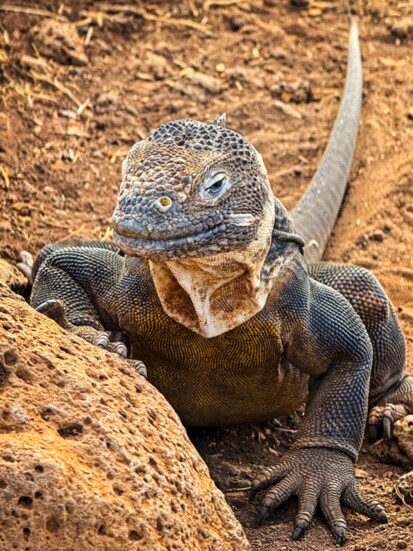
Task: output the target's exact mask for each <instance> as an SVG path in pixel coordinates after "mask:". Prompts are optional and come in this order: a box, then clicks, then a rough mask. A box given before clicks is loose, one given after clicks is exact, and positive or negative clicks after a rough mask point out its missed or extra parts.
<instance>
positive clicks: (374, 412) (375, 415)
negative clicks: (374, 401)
mask: <svg viewBox="0 0 413 551" xmlns="http://www.w3.org/2000/svg"><path fill="white" fill-rule="evenodd" d="M407 414H408V410H407V408H406V407H405V406H404V405H403V404H386V405H384V406H375V407H373V408H372V409H371V411H370V413H369V418H368V432H369V438H370V440H371V441H372V442H375V441H376V440H378V439H379V438H380V437H381V436H382V435H384V436H385V437H386V438H391V436H392V434H393V428H394V423H395V422H396V421H397V420H398V419H401V418H402V417H405V416H406V415H407Z"/></svg>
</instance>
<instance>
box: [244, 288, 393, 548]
mask: <svg viewBox="0 0 413 551" xmlns="http://www.w3.org/2000/svg"><path fill="white" fill-rule="evenodd" d="M291 295H292V296H293V297H294V293H291ZM293 300H294V301H295V302H297V298H296V297H294V299H293ZM307 305H308V306H307ZM301 307H302V310H301V311H297V310H295V313H294V314H293V315H294V317H295V318H296V319H297V320H299V321H297V323H295V324H293V328H292V330H291V331H290V335H289V338H288V340H287V344H286V349H285V352H284V353H285V357H286V359H287V361H289V362H290V363H291V364H292V365H294V366H295V367H297V368H299V369H300V370H302V371H305V372H306V373H308V374H309V375H310V376H311V381H312V382H311V385H310V393H309V399H308V402H307V408H306V415H305V418H304V420H303V422H302V424H301V426H300V428H299V431H298V434H297V440H296V442H295V443H294V445H293V446H292V447H291V449H290V450H289V451H288V453H287V454H286V455H285V456H284V457H283V458H282V459H281V461H280V463H279V464H278V465H277V466H276V467H274V468H272V469H267V470H266V471H264V472H263V473H262V474H261V475H260V476H259V477H258V478H257V479H255V480H254V481H253V483H252V495H255V494H256V492H257V491H259V490H262V489H264V488H267V487H269V486H273V485H274V484H275V485H274V486H273V487H272V488H271V489H270V490H269V491H268V493H267V494H266V496H265V497H264V499H263V501H262V505H261V513H260V520H261V522H262V521H264V520H265V519H266V518H267V516H268V515H269V513H270V512H271V510H273V509H275V508H276V507H278V506H279V505H280V504H281V503H282V502H284V501H285V500H286V499H288V498H289V497H290V496H291V495H298V497H299V501H300V505H299V512H298V515H297V518H296V524H295V531H294V538H295V539H298V538H299V537H300V536H301V535H302V534H303V532H304V530H305V529H306V528H307V526H308V525H309V523H310V521H311V519H312V517H313V515H314V511H315V509H316V506H317V503H319V504H320V506H321V509H322V511H323V514H324V516H325V517H326V519H327V521H328V523H329V526H330V529H331V531H332V533H333V535H334V537H335V540H336V543H339V544H341V543H343V541H344V539H345V529H346V521H345V518H344V515H343V513H342V511H341V503H344V504H346V505H348V506H349V507H352V508H353V509H355V510H356V511H358V512H360V513H363V514H365V515H367V516H369V517H371V518H373V519H375V520H378V521H380V522H386V520H387V517H386V514H385V512H384V510H383V508H382V507H381V505H379V504H378V503H377V502H375V501H370V500H367V499H365V498H363V497H362V496H361V494H360V493H359V491H358V489H357V486H356V482H355V474H354V462H355V460H356V459H357V455H358V451H359V449H360V446H361V442H362V438H363V432H364V426H365V421H366V415H367V406H368V391H369V381H370V372H371V365H372V347H371V343H370V339H369V337H368V334H367V332H366V329H365V327H364V325H363V323H362V322H361V320H360V318H359V317H358V316H357V315H356V313H355V312H354V310H353V308H352V307H351V306H350V304H349V303H348V302H347V301H346V300H345V299H344V298H343V297H342V296H341V295H340V294H339V293H338V292H336V291H334V290H333V289H331V288H329V287H327V286H325V285H322V284H320V283H318V282H315V281H313V280H310V290H309V296H308V297H307V298H306V300H304V301H303V302H302V303H301ZM288 310H291V311H294V305H292V304H288V305H287V307H286V312H287V313H286V316H287V317H288Z"/></svg>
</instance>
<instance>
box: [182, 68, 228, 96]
mask: <svg viewBox="0 0 413 551" xmlns="http://www.w3.org/2000/svg"><path fill="white" fill-rule="evenodd" d="M186 78H187V79H188V80H190V81H191V82H193V83H194V84H198V85H199V86H201V87H202V88H204V89H205V90H206V91H207V92H209V93H211V94H219V93H220V92H221V90H222V85H221V81H220V80H219V79H218V78H216V77H212V76H210V75H207V74H205V73H200V72H198V71H194V72H193V73H188V74H187V75H186Z"/></svg>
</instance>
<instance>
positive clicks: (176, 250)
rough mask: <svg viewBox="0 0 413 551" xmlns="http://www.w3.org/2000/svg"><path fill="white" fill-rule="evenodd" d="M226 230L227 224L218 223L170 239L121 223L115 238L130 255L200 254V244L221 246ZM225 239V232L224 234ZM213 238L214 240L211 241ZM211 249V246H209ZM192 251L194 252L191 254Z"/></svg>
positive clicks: (115, 231)
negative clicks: (221, 239) (220, 240)
mask: <svg viewBox="0 0 413 551" xmlns="http://www.w3.org/2000/svg"><path fill="white" fill-rule="evenodd" d="M224 231H225V224H223V223H221V224H217V225H216V226H213V227H212V228H209V229H207V230H205V231H203V232H199V233H196V234H193V233H192V234H189V233H188V235H185V234H183V235H180V236H177V237H170V238H168V239H160V238H154V237H149V236H148V233H149V232H148V233H146V234H144V233H143V232H139V231H134V230H132V229H130V228H125V227H124V226H121V225H116V226H115V228H114V232H113V238H114V240H115V241H116V242H117V243H118V245H119V247H120V248H121V249H122V250H124V251H125V252H126V254H128V255H130V256H143V257H147V258H150V257H161V256H165V257H168V258H170V257H173V256H175V255H176V256H194V253H195V252H197V256H200V253H199V247H200V245H202V246H205V247H207V246H208V245H210V246H212V247H213V246H214V245H215V246H216V247H219V236H220V233H221V232H224ZM222 237H223V238H224V239H225V234H224V235H223V236H222ZM211 240H212V242H211ZM208 249H209V250H210V247H208ZM191 253H192V254H191Z"/></svg>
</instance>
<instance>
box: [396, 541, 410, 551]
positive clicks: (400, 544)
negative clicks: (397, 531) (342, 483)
mask: <svg viewBox="0 0 413 551" xmlns="http://www.w3.org/2000/svg"><path fill="white" fill-rule="evenodd" d="M396 547H397V549H407V543H406V542H405V541H404V540H399V541H398V542H397V545H396Z"/></svg>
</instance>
